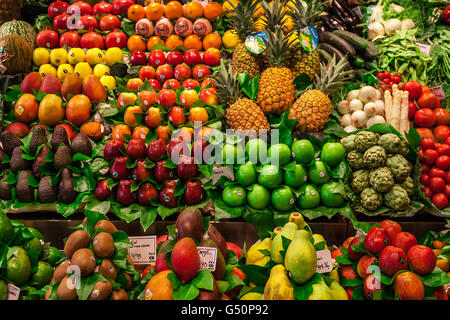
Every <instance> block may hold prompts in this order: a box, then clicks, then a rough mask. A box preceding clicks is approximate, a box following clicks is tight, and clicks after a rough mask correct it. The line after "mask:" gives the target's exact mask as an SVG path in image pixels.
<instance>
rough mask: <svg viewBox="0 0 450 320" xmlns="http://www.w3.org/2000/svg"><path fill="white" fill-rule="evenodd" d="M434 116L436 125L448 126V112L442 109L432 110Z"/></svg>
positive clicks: (449, 118)
mask: <svg viewBox="0 0 450 320" xmlns="http://www.w3.org/2000/svg"><path fill="white" fill-rule="evenodd" d="M433 112H434V115H435V116H436V124H437V125H448V124H449V122H450V112H448V111H447V110H445V109H444V108H435V109H433Z"/></svg>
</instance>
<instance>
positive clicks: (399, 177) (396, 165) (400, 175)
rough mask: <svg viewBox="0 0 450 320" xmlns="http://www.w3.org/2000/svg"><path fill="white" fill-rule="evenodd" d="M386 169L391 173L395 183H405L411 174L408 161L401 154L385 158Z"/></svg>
mask: <svg viewBox="0 0 450 320" xmlns="http://www.w3.org/2000/svg"><path fill="white" fill-rule="evenodd" d="M386 167H387V168H388V169H389V170H390V171H391V172H392V174H393V175H394V179H395V181H397V182H403V181H405V179H406V178H408V177H409V174H410V173H411V167H410V166H409V164H408V160H406V159H405V157H403V156H402V155H401V154H396V155H393V156H392V157H389V158H387V160H386Z"/></svg>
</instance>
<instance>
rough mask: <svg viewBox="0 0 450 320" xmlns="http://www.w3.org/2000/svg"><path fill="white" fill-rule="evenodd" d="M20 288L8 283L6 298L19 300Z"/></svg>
mask: <svg viewBox="0 0 450 320" xmlns="http://www.w3.org/2000/svg"><path fill="white" fill-rule="evenodd" d="M19 296H20V288H19V287H16V286H15V285H13V284H11V283H8V297H7V298H6V300H19Z"/></svg>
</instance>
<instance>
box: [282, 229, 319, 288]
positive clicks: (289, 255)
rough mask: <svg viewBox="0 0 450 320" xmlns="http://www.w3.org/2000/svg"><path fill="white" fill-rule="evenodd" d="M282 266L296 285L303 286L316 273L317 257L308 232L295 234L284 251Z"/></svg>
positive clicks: (302, 231) (303, 231)
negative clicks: (283, 265)
mask: <svg viewBox="0 0 450 320" xmlns="http://www.w3.org/2000/svg"><path fill="white" fill-rule="evenodd" d="M284 264H285V266H286V269H287V270H288V271H289V272H290V273H291V278H292V280H293V281H294V282H295V283H296V284H303V283H305V282H307V281H308V280H309V279H311V278H312V276H313V275H314V273H315V272H316V266H317V255H316V250H315V249H314V246H313V244H312V243H311V241H310V240H309V233H308V231H305V230H298V231H296V232H295V235H294V239H292V242H291V243H290V244H289V247H288V249H287V251H286V256H285V259H284Z"/></svg>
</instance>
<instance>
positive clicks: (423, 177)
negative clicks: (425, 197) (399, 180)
mask: <svg viewBox="0 0 450 320" xmlns="http://www.w3.org/2000/svg"><path fill="white" fill-rule="evenodd" d="M419 181H420V184H421V185H423V186H425V187H428V185H429V184H430V176H429V175H427V174H426V173H423V174H422V175H421V176H420V180H419Z"/></svg>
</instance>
